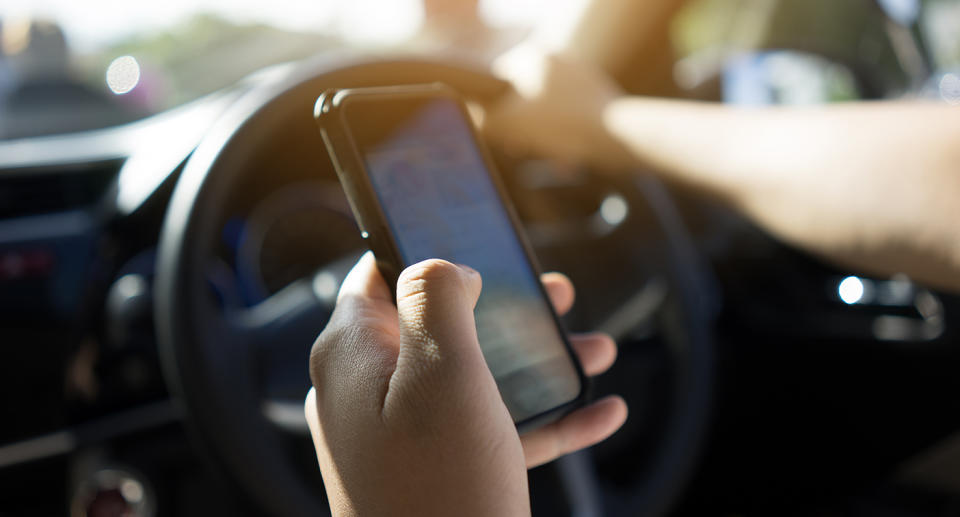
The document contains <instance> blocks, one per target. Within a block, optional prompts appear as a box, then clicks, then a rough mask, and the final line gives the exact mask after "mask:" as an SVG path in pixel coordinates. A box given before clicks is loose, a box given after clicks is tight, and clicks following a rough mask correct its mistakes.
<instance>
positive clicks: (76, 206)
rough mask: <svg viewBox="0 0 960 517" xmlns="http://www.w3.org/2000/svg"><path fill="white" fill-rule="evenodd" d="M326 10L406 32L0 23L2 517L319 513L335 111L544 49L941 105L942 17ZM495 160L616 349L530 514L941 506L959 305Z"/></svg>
mask: <svg viewBox="0 0 960 517" xmlns="http://www.w3.org/2000/svg"><path fill="white" fill-rule="evenodd" d="M42 4H43V3H42ZM62 4H63V3H56V2H49V3H47V4H43V5H48V6H54V7H56V6H60V7H57V8H63V9H64V10H65V11H64V12H67V11H66V9H67V8H66V7H63V5H62ZM329 4H330V5H326V4H324V7H323V9H328V10H333V11H336V10H337V9H339V10H340V11H343V12H344V13H346V14H343V15H342V16H343V17H344V18H345V19H348V21H350V20H352V21H351V22H350V23H354V24H356V23H361V22H364V20H366V19H367V18H377V17H378V16H379V17H380V18H383V17H384V16H386V15H383V16H381V15H378V14H376V13H373V12H372V11H375V10H377V9H379V8H382V9H383V10H384V11H385V12H386V11H390V10H391V9H393V10H397V12H399V13H401V14H402V13H406V12H407V11H408V10H409V11H411V12H417V13H420V14H419V16H420V17H419V18H417V20H419V25H417V26H416V27H418V28H417V29H416V30H413V31H411V32H409V33H402V34H399V35H398V36H396V38H395V39H394V40H392V41H389V42H384V41H380V40H376V39H375V37H373V39H370V38H371V37H369V35H368V39H359V40H351V39H350V38H349V37H345V36H344V34H345V33H346V32H347V31H348V29H344V28H343V27H341V29H340V31H341V32H339V33H333V32H330V31H328V30H327V29H324V31H327V32H324V31H320V30H317V31H314V32H310V31H307V30H303V29H297V30H292V29H289V28H277V27H278V26H279V25H277V26H275V25H272V24H273V22H272V21H270V20H272V19H273V18H269V19H268V18H264V19H263V20H258V21H255V22H253V21H249V19H247V18H242V17H240V18H238V17H236V16H235V17H230V13H229V12H227V13H225V14H224V13H221V14H220V15H214V14H210V13H207V12H200V11H198V14H195V15H193V17H192V18H189V17H180V18H176V20H178V21H177V23H178V25H176V26H174V27H171V28H168V29H163V30H160V29H156V28H153V29H151V31H152V32H150V31H144V32H143V33H134V34H130V33H126V34H121V35H120V36H117V37H116V38H115V42H114V43H110V44H109V45H108V44H106V43H97V44H96V45H94V44H92V43H91V44H87V45H86V46H84V45H74V43H76V42H78V41H82V37H80V36H77V34H85V33H78V32H76V31H74V32H71V31H72V30H73V29H71V27H72V25H70V22H69V17H68V16H67V15H66V14H64V17H63V18H62V19H61V18H57V13H58V12H59V11H57V10H56V9H54V8H51V9H52V10H49V11H44V12H43V13H42V14H43V15H44V16H43V17H34V18H33V19H28V20H26V21H24V20H22V19H16V18H15V17H13V16H12V15H11V14H10V13H4V12H3V10H2V9H6V7H4V8H0V39H2V50H3V52H2V54H0V343H2V351H3V354H4V355H3V358H2V359H0V401H2V403H0V408H2V409H3V415H4V418H3V424H2V425H0V515H2V516H35V515H70V516H72V517H79V516H90V517H93V516H114V515H115V516H148V517H152V516H155V515H182V516H191V515H287V516H294V515H296V516H300V515H304V516H305V515H328V514H329V510H328V508H327V502H326V496H325V494H324V490H323V481H322V479H321V476H320V472H319V470H318V468H317V460H316V456H315V454H314V450H313V446H312V443H311V441H310V436H309V431H308V429H307V425H306V421H305V419H304V415H303V400H304V395H305V394H306V392H307V390H308V388H309V387H310V379H309V375H308V364H307V360H308V356H309V353H310V347H311V345H312V343H313V341H314V339H315V338H316V336H317V334H318V333H319V332H320V331H321V330H322V329H323V327H324V325H325V323H326V321H327V320H328V318H329V316H330V314H331V312H332V310H333V306H334V302H335V299H336V293H337V289H338V286H339V284H340V282H341V281H342V280H343V278H344V276H345V275H346V273H347V271H349V269H350V267H351V266H352V265H353V264H354V263H355V262H356V260H357V258H358V257H359V256H360V254H361V253H362V252H363V251H364V242H363V240H362V239H361V236H360V232H359V230H358V228H357V225H356V223H355V222H354V219H353V216H352V214H351V211H350V208H349V206H348V204H347V200H346V198H345V196H344V194H343V190H342V189H341V187H340V185H339V183H338V181H337V176H336V174H335V171H334V169H333V164H332V163H331V161H330V158H329V156H328V154H327V152H326V149H325V148H324V146H323V143H322V141H321V139H320V138H319V134H318V131H317V128H316V125H315V123H314V120H313V105H314V102H315V101H316V99H317V96H318V95H319V94H320V93H322V92H323V91H324V90H326V89H330V88H347V87H359V86H381V85H400V84H420V83H431V82H442V83H445V84H447V85H450V86H451V87H453V88H454V89H456V90H457V91H458V92H460V93H461V94H462V95H463V96H464V97H465V98H466V99H467V100H468V101H469V102H470V103H471V105H472V106H475V107H476V108H477V109H479V110H482V109H483V107H484V106H489V105H491V104H493V103H495V102H496V101H497V100H498V99H500V98H502V97H503V96H504V95H506V94H507V93H508V92H509V91H510V88H511V86H510V85H509V84H508V83H506V82H504V81H503V80H502V79H500V78H498V77H497V76H496V75H495V74H494V73H493V72H492V71H491V66H490V63H491V60H492V58H493V57H494V56H496V55H497V54H499V53H502V52H503V51H504V50H506V49H507V48H509V47H510V46H512V45H513V44H515V43H517V42H518V41H520V40H521V39H523V38H526V37H529V36H530V35H531V34H548V35H549V34H553V35H552V36H550V37H553V38H554V39H556V38H559V37H561V36H557V35H556V32H557V27H561V28H562V30H559V32H560V33H562V38H563V40H564V43H563V44H564V45H565V46H566V47H565V48H572V49H576V52H577V53H578V55H579V56H580V57H582V58H585V59H588V60H591V61H592V62H595V63H597V64H599V65H600V66H602V67H603V69H605V70H606V71H607V72H609V73H610V74H611V76H612V77H613V78H614V79H615V80H616V81H617V83H618V84H619V85H620V86H621V87H622V88H624V90H625V91H627V92H629V93H631V94H636V95H645V96H658V97H667V98H682V99H694V100H701V101H710V102H723V103H728V104H731V105H743V106H763V105H773V104H822V103H828V102H844V101H873V100H880V99H901V98H911V99H912V98H923V99H931V100H933V101H936V102H943V103H958V102H960V93H958V91H960V79H958V72H957V71H958V70H960V44H958V43H957V42H958V41H960V2H957V1H955V0H923V1H920V0H916V1H893V0H890V1H872V0H846V1H843V2H835V1H830V0H816V1H813V0H689V1H687V0H648V1H645V2H632V1H629V0H592V1H589V2H585V1H580V2H572V1H565V2H529V3H527V4H525V5H528V6H532V7H528V8H527V9H528V11H530V12H528V13H527V17H528V18H529V19H530V20H534V21H537V20H539V21H542V20H540V19H541V18H543V19H547V18H549V19H551V20H554V19H556V20H554V21H553V22H550V23H546V22H543V23H541V25H545V26H547V27H546V28H544V27H542V26H541V27H534V23H533V21H530V22H529V23H527V22H524V23H527V25H523V23H521V22H518V21H516V20H517V19H519V18H516V17H517V16H519V15H516V13H514V14H513V15H514V16H515V18H514V19H513V20H514V21H512V22H510V21H509V20H508V21H507V22H504V21H502V20H501V19H500V18H498V16H500V17H501V18H503V17H506V16H507V15H505V14H497V13H499V12H500V11H498V9H500V10H503V11H504V12H508V14H509V9H510V7H509V6H508V5H507V4H509V2H475V1H454V0H448V1H441V0H424V1H423V2H397V3H396V6H393V7H389V8H388V7H387V6H386V5H384V4H386V3H385V2H384V3H376V2H369V1H367V2H358V5H362V6H363V9H362V11H363V12H361V13H359V14H358V13H357V12H355V11H357V9H359V8H357V9H354V8H350V7H334V6H333V4H335V3H329ZM344 4H346V3H344ZM421 4H422V5H421ZM26 5H27V7H24V9H27V8H28V7H29V6H30V5H32V4H31V3H30V2H26ZM104 5H107V4H104ZM210 5H213V3H211V4H210ZM224 5H228V7H222V6H221V8H222V9H225V10H227V11H229V10H231V9H236V10H238V11H239V10H241V9H243V8H244V7H242V6H244V5H246V4H244V3H242V2H240V3H238V7H234V6H232V5H229V4H224ZM411 6H412V7H411ZM478 6H479V7H478ZM496 6H499V7H496ZM504 6H507V7H504ZM137 8H138V7H135V6H129V7H127V8H124V9H128V10H129V12H128V11H124V10H121V11H118V13H117V14H115V15H112V16H113V17H115V18H117V23H126V20H127V19H126V18H124V16H127V15H130V18H129V20H141V19H143V20H145V19H147V18H149V16H147V15H143V16H140V15H138V16H136V17H134V16H133V15H132V14H130V13H134V12H135V10H136V9H137ZM143 9H146V8H143ZM284 9H289V11H290V13H288V15H289V16H288V17H289V18H291V19H294V18H296V17H297V16H298V11H297V7H296V6H294V5H292V3H287V4H284V3H280V4H278V5H277V6H275V9H274V10H277V11H282V10H284ZM318 9H319V8H318ZM518 9H519V8H518ZM261 10H262V11H263V12H267V9H261ZM391 12H392V11H391ZM125 13H126V14H125ZM478 13H479V14H478ZM484 13H486V14H484ZM148 14H149V13H148ZM234 14H236V13H234ZM548 14H549V15H551V16H553V15H555V16H553V18H551V17H549V16H548ZM481 15H482V16H481ZM391 16H393V18H392V19H393V22H394V23H395V24H399V23H400V21H398V20H401V19H405V18H404V16H405V15H404V16H401V15H400V14H396V13H394V14H391ZM275 17H278V15H275ZM171 19H173V18H171ZM277 19H279V18H277ZM357 20H359V21H357ZM496 20H500V21H496ZM83 21H84V20H83V19H80V20H75V22H76V23H81V22H83ZM388 22H389V21H388ZM129 23H131V24H132V23H134V22H133V21H129ZM138 23H139V22H138ZM350 23H346V22H343V23H341V25H342V26H346V27H348V28H349V27H353V25H350ZM498 24H499V25H498ZM551 24H552V25H551ZM547 29H550V30H554V32H553V33H550V32H549V31H548V30H547ZM349 30H351V31H352V30H354V29H349ZM384 31H385V32H384ZM538 31H540V32H538ZM93 32H96V31H93ZM387 32H389V31H386V29H384V30H383V31H381V32H379V33H378V32H376V30H373V33H374V34H379V35H380V36H382V35H383V34H386V33H387ZM338 34H339V35H338ZM94 35H95V34H94ZM376 37H379V36H376ZM545 37H546V36H545ZM97 41H99V40H97ZM111 41H114V40H111ZM401 41H402V42H401ZM97 45H99V46H97ZM121 56H122V57H121ZM127 58H129V59H127ZM138 60H139V61H138ZM151 60H152V61H151ZM64 67H67V68H68V69H69V70H72V72H70V73H69V74H68V73H66V72H63V73H60V74H58V73H41V72H42V71H43V70H48V69H54V70H64V69H65V68H64ZM218 68H222V69H223V70H224V71H223V73H221V72H219V71H218ZM226 70H229V74H228V73H227V72H226ZM797 145H798V146H802V145H804V142H797ZM490 147H491V152H492V154H493V156H494V158H495V161H496V162H497V164H498V166H499V169H500V173H501V176H502V178H503V180H504V182H505V184H506V187H507V191H508V194H509V197H510V198H511V200H512V202H513V203H514V205H515V208H516V211H517V213H518V215H519V216H520V219H521V221H522V223H523V226H524V229H525V232H526V234H527V236H528V238H529V239H530V242H531V243H532V245H533V247H534V249H535V252H536V256H537V259H538V261H539V263H540V265H541V266H542V268H543V270H545V271H560V272H563V273H565V274H566V275H568V276H569V277H570V278H571V279H572V281H573V283H574V285H575V286H576V288H577V303H576V306H575V307H574V308H573V310H572V311H571V313H570V314H569V315H567V316H566V317H565V318H564V324H565V325H566V326H567V327H568V328H569V329H570V330H571V331H592V330H601V331H604V332H607V333H609V334H611V335H612V336H613V337H614V338H615V340H616V342H617V344H618V351H619V352H618V353H619V357H618V360H617V362H616V363H615V365H614V366H613V367H612V369H611V370H610V371H609V372H607V373H605V374H603V375H601V376H599V377H597V378H596V379H594V381H593V384H592V393H593V396H595V397H599V396H602V395H605V394H610V393H617V394H620V395H622V396H623V397H624V398H625V399H626V401H627V403H628V405H629V408H630V416H629V418H628V420H627V422H626V424H625V425H624V427H623V428H622V429H621V430H620V431H618V432H617V433H616V434H614V435H613V436H612V437H611V438H609V439H607V440H606V441H604V442H602V443H600V444H598V445H596V446H594V447H592V448H590V449H587V450H584V451H580V452H577V453H574V454H572V455H569V456H566V457H564V458H561V459H559V460H557V461H555V462H552V463H550V464H547V465H544V466H542V467H538V468H535V469H533V470H531V471H530V473H529V478H530V495H531V501H532V507H533V513H534V515H544V516H546V515H576V516H600V515H610V516H621V515H622V516H628V515H629V516H635V515H645V516H658V515H664V516H666V515H674V516H686V515H717V516H721V515H744V516H752V515H804V516H833V515H842V516H881V515H882V516H946V515H957V514H958V513H960V397H958V396H957V394H958V393H960V319H958V318H957V316H956V314H958V313H954V312H953V311H955V310H960V297H958V296H957V295H956V294H955V293H949V292H943V291H940V290H937V289H934V288H931V287H928V286H924V285H920V284H918V283H915V282H913V281H911V279H909V278H908V277H906V276H903V275H897V276H893V277H890V278H877V277H872V276H870V275H868V274H865V273H863V272H861V271H854V270H847V269H844V268H841V267H838V266H836V265H833V264H830V263H827V262H825V261H824V260H822V259H820V258H818V257H816V256H814V255H811V254H809V253H807V252H804V251H803V250H799V249H797V248H795V247H793V246H791V245H789V244H787V243H785V242H783V241H781V240H778V239H776V238H775V237H773V236H771V235H769V234H767V233H765V232H764V231H763V230H762V229H760V228H758V227H757V226H755V225H754V224H753V223H751V222H750V221H749V220H748V219H746V218H745V217H744V216H742V215H740V214H739V213H737V212H736V211H735V210H734V209H733V208H731V207H730V206H728V205H726V204H724V203H723V202H721V201H719V200H715V199H711V198H709V197H706V196H704V195H703V194H702V193H700V192H697V191H694V190H692V189H688V188H685V187H683V186H681V185H676V184H670V183H667V182H664V181H663V180H661V179H659V178H658V175H657V171H656V170H653V169H651V170H643V171H638V172H639V174H637V175H636V178H635V179H624V178H616V177H612V176H610V175H608V174H604V173H602V171H596V170H591V169H589V168H584V167H578V166H572V165H570V164H563V163H558V162H556V161H553V160H551V159H550V157H549V156H536V155H531V154H529V153H524V152H518V151H517V150H516V149H511V148H509V147H506V146H503V145H499V144H498V143H497V142H494V141H491V142H490ZM905 174H909V171H905Z"/></svg>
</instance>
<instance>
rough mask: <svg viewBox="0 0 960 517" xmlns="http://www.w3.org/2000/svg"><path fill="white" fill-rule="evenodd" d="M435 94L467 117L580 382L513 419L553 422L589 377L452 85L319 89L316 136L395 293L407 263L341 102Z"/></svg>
mask: <svg viewBox="0 0 960 517" xmlns="http://www.w3.org/2000/svg"><path fill="white" fill-rule="evenodd" d="M438 97H443V98H446V99H449V100H452V101H453V102H454V103H455V104H456V105H457V107H458V109H459V110H460V112H461V115H463V117H464V118H465V120H466V121H467V126H468V128H469V131H470V134H471V136H472V138H473V141H474V145H475V146H476V148H477V151H478V154H479V155H480V157H481V160H483V163H484V166H485V167H486V168H487V171H488V173H489V176H490V179H491V182H492V183H493V186H494V190H495V192H496V194H497V196H498V197H499V198H500V204H501V206H503V208H504V210H505V211H506V213H507V219H508V220H509V221H510V225H511V227H512V228H513V233H514V236H515V237H516V239H517V240H518V242H519V243H520V247H521V249H522V250H523V253H524V256H525V257H526V260H527V263H528V265H529V266H530V269H531V271H532V272H533V274H534V276H535V277H536V280H537V281H536V282H535V284H536V285H537V286H538V289H539V290H540V294H541V296H543V298H544V300H545V301H546V302H547V303H546V304H547V307H548V310H549V311H550V314H551V317H552V318H553V320H554V323H555V325H556V326H557V329H558V331H559V335H560V340H561V342H562V343H563V346H564V348H565V349H566V351H567V355H568V356H569V357H570V360H571V361H572V362H573V365H574V371H575V372H576V375H577V379H578V381H579V383H580V388H579V391H578V393H577V396H576V397H574V398H573V399H572V400H570V401H568V402H565V403H563V404H561V405H559V406H557V407H554V408H551V409H547V410H545V411H543V412H541V413H538V414H536V415H534V416H532V417H529V418H526V419H524V420H521V421H520V422H515V424H516V426H517V429H518V431H519V432H521V433H522V432H525V431H529V430H532V429H535V428H537V427H540V426H542V425H545V424H547V423H549V422H552V421H554V420H556V419H558V418H560V417H562V416H563V415H565V414H566V413H568V412H569V411H571V410H573V409H574V408H576V407H579V406H580V405H582V404H583V402H584V401H585V400H586V398H587V392H588V379H587V377H586V375H585V374H584V372H583V366H582V365H581V364H580V360H579V359H578V358H577V355H576V353H575V352H574V350H573V347H572V345H571V344H570V340H569V338H568V333H567V331H566V329H565V328H564V325H563V323H562V322H561V320H560V317H559V315H558V314H557V313H556V311H555V310H554V308H553V304H551V303H550V298H549V296H548V294H547V291H546V289H545V288H544V287H543V284H542V282H540V281H539V276H540V273H541V268H540V265H539V263H538V262H537V260H536V256H535V255H534V254H533V248H532V247H531V245H530V243H529V241H528V239H527V237H526V235H525V234H524V232H523V229H522V227H521V226H520V222H519V218H518V217H517V214H516V211H515V210H514V208H513V204H512V203H511V202H510V198H509V197H508V196H507V192H506V188H505V186H504V184H503V181H502V180H501V178H500V175H499V173H498V171H497V168H496V167H495V165H494V163H493V160H492V158H491V157H490V154H489V152H488V150H487V149H486V146H485V145H484V144H483V141H482V140H481V139H480V137H479V135H478V134H477V129H476V127H475V125H474V124H473V122H472V120H471V119H470V115H469V112H468V111H467V107H466V104H465V103H464V101H463V99H462V98H461V97H460V95H459V94H457V92H456V91H455V90H453V89H452V88H450V87H449V86H447V85H445V84H443V83H431V84H421V85H402V86H383V87H366V88H345V89H330V90H327V91H325V92H323V93H322V94H321V95H320V96H319V97H318V98H317V102H316V104H315V106H314V118H315V119H316V121H317V124H318V126H319V128H320V133H321V136H322V138H323V141H324V144H325V146H326V148H327V151H328V153H329V155H330V158H331V160H332V162H333V166H334V169H335V170H336V173H337V176H338V177H339V178H340V182H341V184H342V185H343V188H344V192H345V193H346V195H347V200H348V201H349V203H350V207H351V210H352V211H353V213H354V216H355V217H356V219H357V224H358V225H359V226H360V231H361V235H362V236H363V238H364V239H365V240H366V241H367V242H368V244H369V247H370V249H371V250H372V251H373V254H374V257H375V258H376V261H377V267H378V268H379V269H380V272H381V274H382V275H383V276H384V279H385V280H386V281H387V282H388V283H390V285H391V286H393V288H392V289H391V291H392V292H393V293H394V296H396V282H397V277H398V275H399V274H400V272H401V271H402V270H403V269H404V268H405V267H406V266H408V265H409V264H405V263H404V262H403V260H402V258H401V254H400V251H399V246H398V245H397V242H396V240H395V239H394V238H393V233H392V231H391V230H390V226H389V223H388V219H387V217H386V214H385V213H384V211H383V207H382V206H381V204H380V200H379V197H378V196H377V194H376V192H375V190H374V187H373V183H372V181H371V180H370V177H369V175H368V174H367V170H366V167H365V165H364V161H363V157H362V155H361V151H360V149H359V147H358V146H357V143H356V140H355V138H354V136H353V134H352V132H351V131H350V124H349V123H348V120H347V114H346V109H345V108H346V106H347V105H348V104H351V103H355V102H364V101H370V100H373V101H376V102H384V101H390V100H396V101H410V100H414V99H424V100H426V99H431V98H434V99H435V98H438Z"/></svg>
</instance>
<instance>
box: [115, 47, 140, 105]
mask: <svg viewBox="0 0 960 517" xmlns="http://www.w3.org/2000/svg"><path fill="white" fill-rule="evenodd" d="M139 82H140V63H137V60H136V59H134V58H133V56H120V57H118V58H116V59H114V60H113V61H111V62H110V66H108V67H107V87H108V88H110V91H112V92H113V93H115V94H117V95H123V94H125V93H127V92H129V91H130V90H132V89H134V88H136V86H137V83H139Z"/></svg>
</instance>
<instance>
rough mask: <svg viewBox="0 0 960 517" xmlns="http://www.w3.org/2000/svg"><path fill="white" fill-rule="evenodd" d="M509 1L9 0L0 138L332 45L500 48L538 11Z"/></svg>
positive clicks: (65, 123) (84, 125)
mask: <svg viewBox="0 0 960 517" xmlns="http://www.w3.org/2000/svg"><path fill="white" fill-rule="evenodd" d="M560 3H561V4H563V3H564V2H560ZM566 3H567V4H569V3H571V2H566ZM512 4H515V2H509V1H504V0H487V1H478V0H466V1H464V0H460V1H455V2H451V1H447V0H390V1H383V0H351V1H335V0H312V1H303V0H272V1H269V2H264V1H251V0H237V1H234V0H165V1H164V2H115V1H113V0H84V1H82V2H76V1H73V0H12V1H11V0H8V1H7V2H5V3H4V4H3V8H2V9H3V11H0V44H2V53H0V139H10V138H19V137H26V136H35V135H42V134H53V133H66V132H72V131H80V130H86V129H95V128H102V127H109V126H113V125H117V124H121V123H124V122H129V121H133V120H137V119H139V118H142V117H145V116H147V115H150V114H153V113H157V112H159V111H162V110H165V109H168V108H171V107H173V106H177V105H180V104H183V103H185V102H188V101H191V100H193V99H196V98H198V97H201V96H203V95H206V94H209V93H211V92H215V91H217V90H219V89H221V88H224V87H226V86H229V85H231V84H233V83H235V82H236V81H238V80H239V79H240V78H242V77H244V76H246V75H248V74H250V73H252V72H255V71H257V70H260V69H262V68H264V67H267V66H269V65H273V64H277V63H283V62H289V61H295V60H299V59H303V58H306V57H309V56H311V55H315V54H318V53H322V52H325V51H331V50H335V49H339V48H345V47H352V48H367V49H380V48H384V47H391V48H403V49H404V50H425V51H428V50H431V49H436V48H438V47H451V46H452V47H457V48H459V49H461V50H465V51H467V52H471V51H474V52H480V53H489V52H496V51H498V50H502V49H504V48H506V47H507V46H509V45H510V44H512V43H514V42H516V41H518V40H519V39H520V38H521V37H522V36H523V35H524V34H525V32H526V31H527V30H528V28H529V26H530V25H531V23H532V20H533V19H534V17H535V14H536V12H537V11H538V8H543V7H545V5H544V2H542V1H541V2H537V1H533V2H530V1H528V2H525V3H522V4H526V5H525V6H523V5H521V6H519V8H518V6H517V5H512ZM540 10H541V11H542V9H540Z"/></svg>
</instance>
